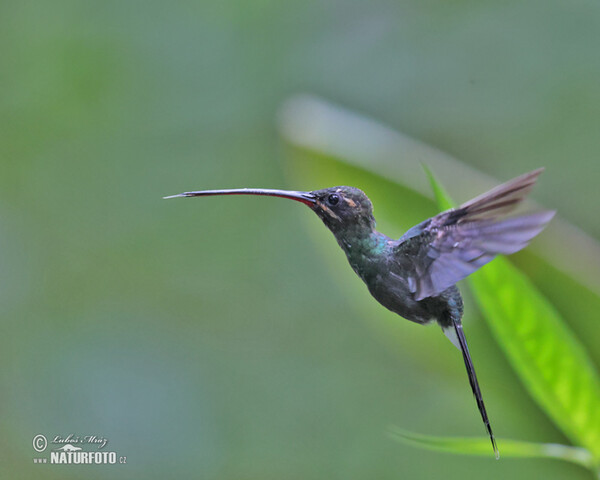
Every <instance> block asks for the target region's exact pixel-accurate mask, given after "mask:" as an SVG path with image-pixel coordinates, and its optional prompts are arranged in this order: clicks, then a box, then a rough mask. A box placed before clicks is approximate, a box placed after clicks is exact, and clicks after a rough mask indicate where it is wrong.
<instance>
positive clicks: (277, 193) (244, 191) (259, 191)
mask: <svg viewBox="0 0 600 480" xmlns="http://www.w3.org/2000/svg"><path fill="white" fill-rule="evenodd" d="M213 195H266V196H268V197H280V198H289V199H290V200H296V201H298V202H302V203H304V204H305V205H308V206H309V207H310V206H312V205H314V204H315V203H316V198H315V196H314V195H313V194H312V193H311V192H297V191H294V190H271V189H268V188H234V189H230V190H201V191H199V192H184V193H179V194H178V195H170V196H168V197H163V198H165V199H166V198H177V197H210V196H213Z"/></svg>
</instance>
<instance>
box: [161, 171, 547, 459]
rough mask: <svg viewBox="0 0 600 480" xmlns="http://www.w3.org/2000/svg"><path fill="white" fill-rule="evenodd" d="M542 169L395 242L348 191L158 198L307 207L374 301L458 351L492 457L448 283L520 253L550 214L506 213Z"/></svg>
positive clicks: (358, 193) (457, 302) (454, 290)
mask: <svg viewBox="0 0 600 480" xmlns="http://www.w3.org/2000/svg"><path fill="white" fill-rule="evenodd" d="M543 170H544V169H543V168H539V169H537V170H534V171H532V172H529V173H525V174H523V175H521V176H519V177H517V178H514V179H513V180H510V181H508V182H506V183H504V184H502V185H500V186H498V187H496V188H494V189H492V190H490V191H488V192H486V193H484V194H482V195H480V196H478V197H476V198H474V199H472V200H470V201H468V202H466V203H463V204H462V205H460V206H459V207H457V208H453V209H450V210H446V211H444V212H442V213H439V214H437V215H436V216H434V217H431V218H428V219H427V220H425V221H423V222H421V223H419V224H418V225H416V226H414V227H412V228H410V229H409V230H408V231H407V232H406V233H405V234H404V235H402V236H401V237H400V238H399V239H397V240H395V239H392V238H390V237H388V236H386V235H384V234H383V233H380V232H378V231H377V230H376V229H375V217H374V216H373V205H372V203H371V201H370V200H369V197H367V195H366V194H365V193H364V192H363V191H362V190H359V189H358V188H355V187H348V186H339V187H332V188H325V189H322V190H314V191H291V190H273V189H262V188H237V189H226V190H203V191H195V192H184V193H180V194H178V195H171V196H168V197H164V198H176V197H204V196H213V195H265V196H271V197H280V198H287V199H290V200H295V201H298V202H300V203H303V204H304V205H306V206H308V207H309V208H310V209H311V210H312V211H313V212H315V213H316V214H317V215H318V217H319V218H320V219H321V220H322V221H323V223H324V224H325V226H326V227H327V228H329V230H330V231H331V232H332V233H333V235H334V237H335V239H336V240H337V242H338V244H339V246H340V247H341V248H342V250H343V251H344V253H345V254H346V257H347V258H348V262H349V263H350V266H351V267H352V269H353V270H354V272H356V274H357V275H358V276H359V277H360V278H361V279H362V280H363V281H364V283H365V284H366V286H367V288H368V290H369V292H370V293H371V295H372V296H373V297H374V298H375V300H377V301H378V302H379V303H380V304H381V305H383V306H384V307H386V308H387V309H389V310H391V311H392V312H394V313H396V314H398V315H400V316H401V317H403V318H405V319H407V320H410V321H412V322H416V323H419V324H423V325H424V324H428V323H432V322H437V324H438V325H439V326H440V327H441V328H442V331H443V332H444V333H445V334H446V336H447V337H448V338H449V339H450V341H451V342H452V343H453V344H454V345H455V346H456V347H457V348H458V349H459V350H460V351H461V352H462V357H463V361H464V364H465V367H466V370H467V374H468V377H469V383H470V385H471V389H472V391H473V395H474V397H475V400H476V403H477V407H478V409H479V413H480V415H481V418H482V420H483V423H484V425H485V428H486V431H487V434H488V435H489V438H490V441H491V443H492V447H493V450H494V455H495V457H496V459H498V458H499V453H498V447H497V444H496V440H495V438H494V434H493V432H492V427H491V426H490V421H489V418H488V415H487V412H486V409H485V404H484V403H483V397H482V394H481V389H480V388H479V382H478V381H477V375H476V374H475V367H474V366H473V361H472V360H471V355H470V353H469V347H468V345H467V339H466V337H465V334H464V331H463V326H462V321H461V319H462V316H463V301H462V297H461V294H460V291H459V289H458V287H457V286H456V283H457V282H458V281H459V280H462V279H464V278H465V277H467V276H468V275H470V274H471V273H473V272H474V271H475V270H477V269H479V268H480V267H482V266H483V265H485V264H486V263H488V262H490V261H491V260H492V259H493V258H494V257H495V256H496V255H498V254H504V255H508V254H511V253H515V252H517V251H519V250H521V249H522V248H524V247H525V246H527V244H528V243H529V242H530V241H531V240H532V239H533V237H535V236H536V235H537V234H538V233H540V232H541V231H542V230H543V228H544V227H545V226H546V224H547V223H548V222H549V221H550V220H551V219H552V217H553V216H554V214H555V212H554V211H551V210H544V211H538V212H535V213H531V214H520V215H516V216H515V215H513V216H510V215H508V214H510V213H511V212H512V211H513V210H514V209H515V208H516V207H517V206H518V205H519V204H520V203H521V202H522V201H523V200H524V199H525V197H526V195H527V194H528V193H529V192H530V191H531V189H532V188H533V186H534V184H535V182H536V180H537V178H538V176H539V175H540V174H541V173H542V171H543Z"/></svg>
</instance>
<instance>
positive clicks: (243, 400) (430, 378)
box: [0, 0, 600, 480]
mask: <svg viewBox="0 0 600 480" xmlns="http://www.w3.org/2000/svg"><path fill="white" fill-rule="evenodd" d="M0 26H1V28H0V49H1V53H2V55H1V58H2V70H1V73H0V86H1V87H2V95H1V96H0V112H1V115H0V121H1V122H2V123H1V125H2V128H0V153H1V157H0V158H1V159H2V175H1V176H0V185H1V188H0V218H1V219H2V220H1V226H0V248H1V251H2V269H1V270H0V286H1V288H0V298H1V301H0V308H1V309H2V336H1V338H2V340H1V343H0V359H1V361H2V365H3V368H2V369H0V378H1V381H2V388H1V389H0V405H1V412H2V415H1V416H0V445H1V447H2V454H1V459H2V460H1V463H0V474H2V476H3V477H6V478H81V477H82V476H85V478H91V479H94V478H206V479H230V478H232V479H233V478H236V479H263V480H264V479H281V478H289V479H295V478H297V479H313V478H314V479H321V478H336V479H337V478H339V479H342V478H343V479H363V478H382V479H388V478H389V479H392V478H411V479H413V478H414V479H430V478H441V477H444V478H448V479H452V478H464V476H465V475H467V474H468V475H469V478H482V477H485V478H489V479H496V478H497V479H500V478H507V477H508V476H511V477H512V478H538V477H539V478H541V477H542V476H543V477H544V478H582V479H583V478H589V477H588V475H589V474H588V473H587V472H585V471H584V470H581V469H579V468H577V467H575V466H571V465H567V464H562V463H558V462H551V461H541V460H540V461H534V460H513V461H511V460H506V461H500V462H495V461H494V460H493V458H492V455H491V454H490V458H489V459H483V458H478V459H474V458H468V457H455V456H451V455H444V454H439V453H433V452H426V451H420V450H416V449H413V448H410V447H407V446H405V445H401V444H398V443H395V442H393V441H391V440H390V439H389V437H388V436H387V435H386V429H387V428H388V426H389V425H392V424H395V425H399V426H402V427H403V428H407V429H410V430H413V431H419V432H422V433H428V434H434V435H446V436H452V435H465V436H467V435H476V436H481V435H483V433H484V432H483V428H482V425H481V421H480V419H479V417H478V414H477V411H476V406H475V403H474V401H473V399H472V396H471V392H470V389H469V387H468V383H467V380H466V376H465V373H464V371H463V370H464V367H463V365H462V360H461V359H460V356H459V355H458V353H457V352H456V350H455V349H454V348H453V347H452V346H451V345H450V344H449V342H447V340H446V339H445V338H444V337H443V335H441V333H440V332H439V329H437V328H435V327H431V328H422V327H419V326H417V325H413V324H410V323H409V322H405V321H403V320H401V319H399V318H397V317H395V316H394V315H393V314H391V313H389V312H387V311H385V310H384V309H383V308H382V307H379V306H378V305H377V304H376V303H375V302H374V301H372V300H371V299H370V298H369V296H368V293H367V291H366V289H364V287H363V286H362V285H361V284H360V280H359V279H358V278H355V277H354V275H353V273H352V272H351V270H350V268H349V267H348V266H347V265H345V264H344V262H345V259H344V257H343V253H342V252H341V251H338V250H337V249H336V245H335V242H334V240H333V238H332V237H331V234H330V233H329V232H327V231H326V229H325V228H324V227H323V226H322V225H321V223H320V221H319V220H318V219H317V218H316V217H315V216H314V215H313V214H311V213H310V212H309V211H308V210H307V209H306V208H304V207H302V206H301V205H298V204H292V203H291V202H286V201H283V200H276V199H265V198H241V197H231V198H225V197H224V198H220V199H205V200H200V199H195V200H171V201H163V200H161V197H162V196H163V195H169V194H174V193H178V192H181V191H184V190H190V189H203V188H227V187H242V186H256V187H270V188H298V189H317V188H322V187H327V186H331V185H329V184H308V181H309V179H310V178H314V179H315V181H317V180H316V179H319V178H324V177H323V176H322V175H321V173H322V172H320V171H313V172H309V174H308V175H307V173H306V171H304V173H303V174H299V173H298V172H299V169H298V165H297V163H298V162H301V161H302V160H301V159H298V158H297V157H296V156H294V155H290V152H289V151H288V149H287V148H282V146H283V143H282V140H281V138H280V136H279V134H278V128H277V114H278V111H279V109H280V107H281V105H282V103H283V102H284V101H285V100H286V99H287V98H289V96H290V95H291V94H294V93H297V92H311V93H316V94H318V95H320V96H321V97H323V98H326V99H328V100H331V101H334V102H337V103H339V104H342V105H344V106H345V107H347V108H350V109H353V110H357V111H359V112H362V113H367V114H368V115H370V116H372V117H373V118H376V119H378V120H380V121H383V122H385V123H387V124H388V125H390V126H391V127H393V128H395V129H398V130H401V131H403V132H404V133H406V134H409V135H411V136H413V137H415V138H418V139H419V140H421V141H424V142H426V143H428V144H430V145H433V146H435V147H437V148H439V149H440V150H443V151H445V152H448V153H450V154H452V155H454V156H455V157H457V158H459V159H461V160H462V161H464V162H465V163H467V164H470V165H472V166H474V167H475V168H477V169H479V170H481V171H484V172H486V173H488V174H491V175H494V176H496V177H497V178H498V179H501V180H507V179H509V178H511V177H513V176H516V175H517V174H520V173H522V172H525V171H528V170H531V169H533V168H536V167H538V166H542V165H543V166H546V167H547V171H546V173H545V174H544V175H543V177H542V179H541V182H540V185H539V186H538V187H537V189H536V191H535V192H534V194H533V196H534V197H535V199H537V200H538V201H539V202H541V203H543V204H544V205H545V206H547V207H550V208H555V209H558V211H559V212H560V214H561V215H562V217H563V218H565V219H566V220H569V221H571V222H572V223H574V224H575V225H577V226H579V227H581V228H582V229H583V230H584V231H586V232H587V233H589V234H590V235H592V236H594V237H595V238H596V239H598V238H599V237H600V221H599V220H598V214H597V208H598V192H597V188H598V184H599V182H600V165H599V162H598V158H597V155H598V152H599V151H600V135H599V132H600V55H599V53H598V44H599V41H600V5H598V4H597V3H596V2H585V1H579V2H571V3H565V2H557V1H543V2H542V1H531V2H493V1H479V2H472V1H460V2H447V1H442V0H439V1H425V2H423V1H391V0H376V1H373V2H368V3H367V2H345V1H327V2H316V1H303V2H300V1H277V2H276V1H268V0H262V1H257V2H244V1H241V0H236V1H221V2H191V1H175V2H157V1H144V2H142V1H138V2H135V1H125V2H119V1H103V2H98V1H97V2H91V1H53V2H41V1H38V2H35V1H32V2H29V1H22V2H16V1H4V2H2V3H1V4H0ZM294 165H296V166H294ZM311 168H312V169H315V170H318V169H319V168H320V167H319V166H318V163H315V164H314V165H313V166H312V167H311ZM323 169H327V172H328V173H327V178H328V179H330V178H334V177H336V171H335V166H332V165H331V164H327V165H324V166H323ZM332 169H333V170H332ZM363 180H364V183H363ZM440 180H441V181H442V182H443V181H444V179H443V178H440ZM350 181H352V182H353V183H354V184H355V185H356V186H358V187H362V188H364V189H365V190H367V193H371V192H369V191H368V186H369V185H370V184H371V183H372V179H370V177H368V176H367V175H364V176H361V175H360V174H357V172H353V173H349V172H348V171H346V170H344V171H343V172H342V171H340V173H339V181H337V182H335V183H338V184H344V183H349V182H350ZM385 191H386V190H378V192H377V193H379V194H381V193H383V192H385ZM389 191H390V192H392V189H390V190H389ZM393 191H394V192H395V193H397V194H398V195H399V197H398V198H397V199H396V198H394V199H389V198H388V199H387V200H385V199H380V198H377V200H378V201H381V200H384V201H387V202H388V205H397V208H398V209H401V210H402V211H403V212H404V213H405V214H407V215H408V216H407V217H406V218H411V215H412V216H414V217H415V219H417V220H418V219H422V218H423V216H422V215H430V214H434V213H435V206H434V205H433V203H430V204H423V203H417V199H416V198H415V196H414V194H411V193H410V192H409V191H406V192H404V194H402V192H397V191H396V190H393ZM374 193H375V192H374ZM377 193H376V194H375V195H373V196H374V197H376V196H377ZM380 196H381V195H380ZM458 200H461V201H462V200H465V198H460V199H458ZM413 202H414V208H413ZM375 208H376V213H377V203H375ZM388 210H389V207H388ZM386 226H387V228H386ZM406 226H407V227H408V226H410V225H406ZM380 228H381V230H382V231H384V232H386V233H388V234H390V235H392V234H393V235H399V234H400V233H401V232H400V231H394V229H393V228H391V227H390V226H389V225H386V223H385V222H384V221H381V222H380ZM321 245H322V246H321ZM324 252H325V254H324ZM565 255H568V245H565ZM325 259H327V261H325ZM331 263H333V268H332V266H331V265H330V264H331ZM467 300H468V298H467ZM554 300H555V301H556V302H557V304H558V305H559V307H560V305H567V304H569V303H577V302H578V300H579V299H578V296H577V290H576V289H571V290H570V291H569V292H568V295H567V294H565V296H564V297H563V298H559V297H558V296H557V297H556V298H554ZM358 304H360V306H359V307H358V308H357V305H358ZM467 307H468V308H469V313H468V315H467V316H466V318H465V324H466V327H465V328H466V330H467V334H468V336H469V341H470V344H471V346H472V354H473V357H474V361H475V363H476V366H477V371H478V374H479V377H480V381H481V383H482V389H483V392H484V397H485V399H486V404H487V406H488V411H489V414H490V417H491V420H492V424H493V426H494V428H495V432H496V433H497V435H498V436H499V437H500V438H502V437H510V438H516V439H523V440H532V441H544V442H562V443H566V442H567V441H566V440H565V438H564V436H563V435H562V434H561V433H560V432H559V431H558V430H557V429H556V428H555V427H554V426H553V425H552V423H551V422H550V421H549V420H548V419H547V418H546V417H545V415H544V414H543V413H542V412H541V411H540V410H539V409H538V407H537V406H536V405H535V404H534V403H533V401H532V400H531V399H530V398H529V397H528V395H527V393H526V392H525V391H524V389H523V388H522V386H521V385H520V383H519V382H518V380H517V378H516V376H515V375H514V374H513V373H512V371H511V369H510V367H509V365H508V363H507V362H506V360H505V359H504V358H503V356H502V353H501V352H500V350H499V349H498V347H497V346H496V344H495V343H494V340H493V339H492V338H491V336H490V333H489V331H488V330H487V327H486V325H485V324H484V323H483V322H482V321H481V319H480V318H479V316H478V314H477V312H476V308H475V306H474V304H473V303H472V302H468V303H467ZM580 310H581V311H582V312H584V314H582V315H580V316H578V317H577V318H572V317H568V316H567V319H568V320H569V322H570V326H571V327H572V328H573V330H574V331H575V332H576V333H577V334H580V335H581V334H582V332H596V333H595V335H596V336H595V337H594V336H590V335H586V336H585V338H582V341H583V343H584V344H585V345H586V346H587V347H588V349H589V350H590V354H591V355H592V357H593V358H594V359H595V361H596V362H598V361H599V360H600V359H599V356H600V354H599V352H598V351H597V348H596V349H595V348H594V347H597V345H598V343H597V340H598V333H597V327H596V325H597V321H598V316H597V314H596V311H595V310H589V309H588V310H585V306H583V307H581V309H580ZM392 324H393V325H394V326H393V327H389V325H392ZM388 327H389V328H388ZM390 328H391V329H393V330H390ZM390 332H392V333H390ZM38 433H44V434H46V435H47V436H49V437H52V436H53V435H65V436H66V435H68V434H69V433H74V434H80V435H88V434H95V435H101V436H105V437H106V438H108V439H109V445H108V448H109V450H114V451H117V452H118V454H119V455H126V456H127V465H115V466H105V467H101V466H56V465H34V464H33V463H32V462H33V460H32V459H33V458H34V456H35V452H34V451H33V449H32V444H31V442H32V438H33V437H34V436H35V435H36V434H38ZM500 448H501V443H500Z"/></svg>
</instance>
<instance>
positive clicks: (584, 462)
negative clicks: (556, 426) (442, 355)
mask: <svg viewBox="0 0 600 480" xmlns="http://www.w3.org/2000/svg"><path fill="white" fill-rule="evenodd" d="M389 433H390V436H391V437H392V438H393V439H395V440H398V441H400V442H402V443H405V444H407V445H411V446H414V447H419V448H425V449H428V450H434V451H438V452H449V453H455V454H460V455H472V456H480V457H490V458H493V455H492V454H491V453H490V439H489V438H487V437H481V438H468V437H434V436H430V435H422V434H420V433H413V432H409V431H407V430H404V429H401V428H398V427H392V428H391V429H390V432H389ZM498 446H499V448H500V450H501V452H502V453H501V456H502V458H552V459H558V460H564V461H567V462H571V463H576V464H578V465H581V466H583V467H586V468H589V469H592V468H593V467H594V461H593V458H592V455H591V453H590V452H589V451H588V450H586V449H585V448H581V447H571V446H567V445H560V444H556V443H532V442H522V441H519V440H507V439H503V440H500V439H498Z"/></svg>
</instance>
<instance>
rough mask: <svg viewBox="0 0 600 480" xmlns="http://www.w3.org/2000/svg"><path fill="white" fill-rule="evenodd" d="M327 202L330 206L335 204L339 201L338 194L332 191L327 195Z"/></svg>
mask: <svg viewBox="0 0 600 480" xmlns="http://www.w3.org/2000/svg"><path fill="white" fill-rule="evenodd" d="M327 203H328V204H329V205H331V206H332V207H334V206H336V205H337V204H338V203H340V196H339V195H336V194H335V193H332V194H331V195H329V196H328V197H327Z"/></svg>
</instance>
